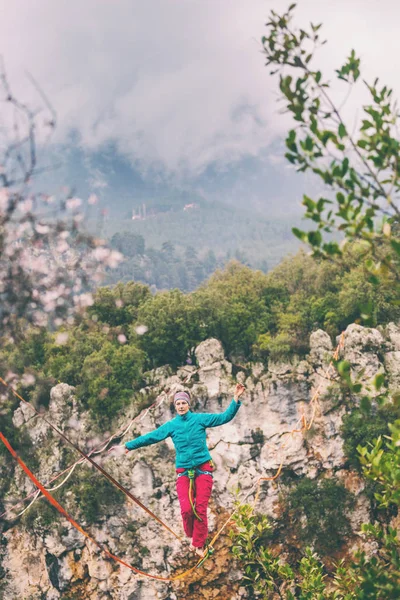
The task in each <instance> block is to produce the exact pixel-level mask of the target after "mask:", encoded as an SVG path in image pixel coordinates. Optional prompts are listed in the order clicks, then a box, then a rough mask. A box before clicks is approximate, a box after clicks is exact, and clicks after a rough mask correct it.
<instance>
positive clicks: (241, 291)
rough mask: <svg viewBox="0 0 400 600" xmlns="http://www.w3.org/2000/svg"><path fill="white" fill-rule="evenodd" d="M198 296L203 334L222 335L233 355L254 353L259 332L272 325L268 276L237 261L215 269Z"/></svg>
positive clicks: (222, 339) (224, 343)
mask: <svg viewBox="0 0 400 600" xmlns="http://www.w3.org/2000/svg"><path fill="white" fill-rule="evenodd" d="M194 297H195V303H196V307H197V310H198V314H199V319H200V322H201V324H202V335H203V336H204V337H205V338H207V337H216V338H217V339H219V340H220V341H221V342H222V343H223V345H224V348H225V350H226V352H227V354H228V355H229V356H231V355H234V356H240V357H244V358H246V357H249V356H251V354H252V347H253V345H254V343H255V342H256V340H257V337H258V335H260V334H261V333H262V332H263V331H265V329H269V328H270V327H271V326H272V321H273V319H272V314H271V309H270V307H269V305H268V304H269V303H268V300H269V295H268V278H267V277H266V276H265V275H264V274H263V273H261V272H260V271H252V270H251V269H249V268H248V267H244V266H243V265H240V264H239V263H237V262H232V263H230V264H229V265H228V266H227V267H226V269H225V270H224V271H217V272H216V273H214V275H213V276H212V277H211V278H210V279H209V281H208V282H207V284H205V285H203V286H201V287H200V288H199V289H198V290H197V291H196V292H195V294H194ZM272 303H273V301H272Z"/></svg>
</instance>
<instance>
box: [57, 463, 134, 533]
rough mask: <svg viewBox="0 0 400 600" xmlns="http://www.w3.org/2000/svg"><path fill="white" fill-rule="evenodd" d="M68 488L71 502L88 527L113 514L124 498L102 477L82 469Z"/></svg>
mask: <svg viewBox="0 0 400 600" xmlns="http://www.w3.org/2000/svg"><path fill="white" fill-rule="evenodd" d="M73 477H74V480H73V482H72V485H71V486H70V488H69V489H70V491H71V492H72V496H73V501H74V503H75V504H76V506H77V508H78V512H79V518H81V519H82V518H83V519H84V520H85V521H86V523H87V524H88V525H91V524H92V523H96V522H98V521H99V519H101V518H102V517H104V516H106V515H107V514H109V513H110V512H112V513H114V512H115V510H116V508H117V507H118V506H122V505H123V504H124V501H125V496H124V495H123V493H122V492H121V491H120V490H118V489H117V488H116V487H115V486H114V485H113V484H111V483H110V482H109V481H108V480H107V479H106V478H105V477H103V475H101V474H100V473H97V472H92V471H88V470H87V469H85V468H83V469H82V470H81V471H78V472H76V475H75V474H74V476H73Z"/></svg>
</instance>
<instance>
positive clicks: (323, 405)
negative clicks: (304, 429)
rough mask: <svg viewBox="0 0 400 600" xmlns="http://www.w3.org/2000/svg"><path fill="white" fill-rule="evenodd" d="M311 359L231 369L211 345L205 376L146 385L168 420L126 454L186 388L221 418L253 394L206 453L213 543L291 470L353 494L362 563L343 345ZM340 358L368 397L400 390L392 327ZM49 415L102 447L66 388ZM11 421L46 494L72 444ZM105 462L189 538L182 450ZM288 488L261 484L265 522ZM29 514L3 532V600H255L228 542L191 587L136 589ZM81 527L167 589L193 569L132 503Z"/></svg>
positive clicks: (202, 367)
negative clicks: (335, 360) (239, 385)
mask: <svg viewBox="0 0 400 600" xmlns="http://www.w3.org/2000/svg"><path fill="white" fill-rule="evenodd" d="M310 347H311V351H310V354H309V356H308V357H307V360H301V361H300V360H297V359H293V360H292V361H291V362H288V363H279V364H272V363H270V364H268V365H264V364H261V363H257V364H254V363H253V364H245V365H233V364H232V363H230V362H228V361H227V360H226V359H225V356H224V352H223V349H222V346H221V344H220V343H219V342H218V340H215V339H210V340H207V341H205V342H203V343H202V344H200V345H199V346H198V348H197V349H196V357H197V365H196V366H188V365H186V366H183V367H181V368H179V369H178V370H177V371H176V372H175V373H172V372H171V371H170V369H169V368H167V367H165V368H160V369H156V370H155V371H152V372H150V373H148V374H147V386H146V388H144V389H143V390H142V394H143V397H144V398H145V397H146V396H148V397H158V398H159V402H158V404H157V406H156V408H154V409H151V410H149V411H144V412H143V413H142V415H141V418H140V419H138V420H136V421H135V424H134V427H133V428H132V429H131V430H130V432H129V433H128V434H127V435H126V436H125V438H124V439H123V440H122V441H127V440H128V439H131V438H133V437H136V436H137V435H140V434H143V433H145V432H147V431H149V430H151V429H154V428H155V427H157V426H159V425H161V424H162V423H164V422H165V421H167V420H169V419H170V418H172V417H173V415H174V413H173V406H172V405H171V402H170V398H171V396H170V394H171V393H173V392H174V391H175V390H177V389H180V388H181V387H182V386H183V385H185V386H187V387H189V388H190V389H191V392H192V397H193V398H194V406H193V410H195V411H204V412H219V411H222V410H224V408H225V407H226V406H227V405H228V403H229V401H230V397H231V396H232V391H233V389H234V386H235V383H236V381H240V382H243V383H244V384H245V386H246V389H247V392H246V394H245V396H244V398H243V406H242V407H241V409H240V411H239V413H238V415H237V416H236V418H235V419H234V420H233V421H232V422H230V423H229V424H227V425H225V426H223V427H218V428H214V429H209V431H208V444H209V448H210V450H211V453H212V456H213V459H214V462H215V465H216V473H215V477H214V490H213V496H212V500H211V503H210V515H209V517H210V530H211V531H215V530H216V529H217V528H218V527H219V526H220V525H221V524H222V523H223V522H224V521H225V519H226V518H227V516H228V515H229V514H230V511H232V509H233V507H234V504H235V501H236V500H237V499H243V498H245V497H246V496H248V499H249V500H252V499H253V498H254V484H255V482H256V481H257V478H258V477H260V476H261V475H262V476H273V475H274V474H275V473H276V471H277V469H278V468H279V466H280V465H281V463H282V464H283V472H285V471H290V473H292V474H293V475H294V476H298V477H299V476H307V477H308V478H310V479H315V478H318V477H320V476H321V475H323V476H325V477H331V476H332V475H333V474H334V475H335V477H336V478H337V479H338V480H340V481H342V482H343V484H344V485H345V487H346V488H347V489H349V490H350V491H351V492H352V493H353V494H354V495H355V508H354V510H353V511H352V513H351V515H349V518H350V520H351V526H352V530H353V535H352V536H351V537H350V539H349V540H348V543H347V546H346V548H345V550H344V551H350V550H351V549H352V548H354V547H357V546H359V545H360V544H362V543H363V541H362V538H361V537H360V535H359V534H358V531H359V526H360V524H361V523H362V522H364V521H368V519H369V503H368V501H367V499H366V496H365V494H364V493H363V489H364V488H363V483H362V480H361V479H360V478H359V476H358V475H357V474H356V473H355V472H351V471H349V470H348V469H347V468H346V460H345V456H344V453H343V440H342V438H341V436H340V428H341V424H342V417H343V414H344V412H345V410H346V407H345V405H344V404H343V403H342V402H340V401H338V398H337V395H335V394H334V393H333V392H332V393H331V386H332V380H330V379H329V377H327V376H326V368H327V365H328V363H329V360H330V357H331V355H332V352H333V346H332V341H331V339H330V338H329V336H328V335H327V334H326V333H325V332H323V331H321V330H319V331H316V332H314V333H313V334H312V335H311V339H310ZM341 356H342V357H343V358H345V359H346V360H348V361H349V362H350V364H351V365H352V369H353V371H354V373H358V374H361V377H362V381H363V383H364V385H366V386H367V385H368V382H369V381H370V380H371V378H373V377H374V376H375V375H376V374H377V373H378V372H384V373H385V374H386V376H387V381H388V385H389V388H390V390H392V391H396V390H398V389H399V387H400V360H399V359H400V328H399V327H397V326H396V325H394V324H390V325H389V326H387V327H386V328H385V329H382V330H377V329H367V328H363V327H361V326H359V325H351V326H349V327H348V329H347V331H346V332H345V336H344V345H343V348H342V354H341ZM317 388H318V389H319V390H320V395H319V402H318V403H317V410H316V414H315V419H314V422H313V425H312V430H310V432H308V435H303V434H301V433H300V434H299V433H293V434H292V435H289V434H288V432H290V431H291V430H293V429H294V428H295V429H296V428H298V424H299V420H300V419H301V417H302V415H305V416H306V417H307V418H308V419H310V418H311V412H312V407H310V400H311V398H312V397H313V394H314V392H315V390H316V389H317ZM166 390H168V393H166ZM48 416H49V417H50V419H51V421H52V423H54V424H55V425H56V426H57V427H59V428H60V429H62V430H63V431H65V432H66V433H67V434H68V435H69V436H70V437H71V438H72V439H73V440H74V441H75V442H77V443H78V444H79V445H80V446H81V447H82V448H86V449H87V448H88V442H89V441H90V443H91V444H92V445H96V444H98V443H99V440H98V439H95V438H96V432H95V428H94V426H93V424H91V422H90V420H89V418H88V415H86V414H85V413H83V412H82V411H81V409H80V407H79V405H78V403H77V401H76V399H75V397H74V390H73V388H71V387H69V386H68V385H66V384H59V385H57V386H56V387H54V388H53V389H52V391H51V401H50V405H49V412H48ZM133 416H134V411H133V408H132V410H131V411H130V410H127V411H126V414H124V415H122V416H120V417H119V420H118V422H117V423H116V424H115V429H116V430H117V429H119V428H120V427H121V426H122V425H123V424H124V423H129V421H130V420H131V419H132V418H133ZM13 420H14V424H15V426H16V427H18V428H21V427H22V426H24V427H25V428H26V430H27V432H28V434H29V436H30V438H31V440H32V443H33V446H34V447H35V448H36V449H37V452H36V462H35V465H34V467H35V468H33V466H32V470H34V471H35V474H36V475H37V476H38V478H39V479H40V480H41V481H43V482H45V481H48V480H49V479H50V478H51V477H52V475H54V474H55V473H57V471H59V470H60V468H62V467H63V466H64V465H65V464H66V462H67V464H69V463H68V460H67V459H69V462H73V460H76V458H77V457H76V456H75V455H74V454H73V453H71V452H70V451H68V454H67V455H66V452H67V451H66V448H65V443H64V442H62V441H61V440H60V439H58V438H57V437H56V436H55V435H54V434H53V432H52V431H51V430H50V429H49V427H48V425H46V423H45V422H44V421H43V420H42V419H40V417H37V416H34V415H33V413H32V411H31V410H30V409H29V408H28V407H24V406H22V405H21V406H20V407H19V408H18V409H17V410H16V411H15V413H14V419H13ZM96 460H97V459H96ZM98 460H99V461H100V460H101V464H102V466H103V467H104V468H105V469H106V470H108V471H109V472H110V473H111V474H112V475H113V477H115V478H116V479H117V480H118V481H120V482H121V483H122V484H123V485H124V486H126V487H127V488H128V489H129V490H131V491H132V493H133V494H135V495H136V496H137V497H139V498H140V499H141V500H142V501H143V503H144V504H146V505H147V506H149V508H150V509H151V510H153V511H154V512H155V513H156V514H157V515H159V516H160V517H161V518H162V519H163V520H164V521H165V522H167V523H169V524H170V525H172V527H173V529H175V530H176V531H178V532H179V533H182V530H181V524H180V516H179V506H178V501H177V498H176V493H175V473H174V449H173V445H172V442H171V441H170V440H168V441H166V442H162V443H160V444H157V445H155V446H151V447H147V448H143V449H141V450H139V451H136V452H132V453H130V454H129V455H127V456H126V455H125V454H122V455H121V454H115V455H109V454H107V453H104V454H103V455H101V457H99V458H98ZM77 470H80V471H81V472H82V473H84V474H90V485H91V486H92V489H93V495H94V496H95V495H96V493H97V491H96V487H97V484H99V485H100V480H101V475H100V474H98V473H97V472H96V473H94V472H93V471H92V469H91V468H90V467H88V466H87V464H83V465H79V466H78V467H77ZM68 485H69V482H68V481H67V482H66V483H65V486H64V494H65V495H64V501H65V502H66V505H67V507H68V508H69V509H70V510H71V511H73V509H74V507H75V506H76V504H77V502H78V504H79V498H75V497H74V494H77V493H79V491H78V492H77V491H76V490H79V489H81V490H83V489H84V488H82V487H81V488H79V487H76V486H75V488H74V490H75V491H74V492H73V491H65V490H67V489H68ZM282 485H283V484H282V483H281V480H280V479H277V480H276V481H272V482H264V483H263V484H262V486H261V493H260V496H259V499H258V510H259V511H261V512H264V513H267V514H269V515H271V516H272V517H276V516H277V514H278V513H279V510H280V489H281V486H282ZM32 489H33V488H32V484H31V483H30V481H29V480H28V479H27V478H26V476H25V475H24V473H23V472H22V471H21V470H20V469H17V471H16V477H15V479H14V481H13V483H12V484H11V486H10V488H9V490H8V492H7V496H6V498H5V499H4V500H3V503H4V506H5V507H6V508H7V507H8V506H11V505H12V504H13V503H15V502H16V501H17V499H19V498H21V497H23V496H25V495H26V494H28V493H30V492H31V491H32ZM82 493H83V492H82ZM103 493H107V492H103ZM45 503H46V500H43V499H40V500H38V501H37V503H36V505H34V506H32V507H31V508H30V509H29V511H34V510H36V511H37V505H41V506H43V505H45ZM20 510H21V508H20ZM51 510H54V509H51ZM29 511H27V512H26V513H25V515H24V516H23V517H22V518H19V519H16V520H13V519H11V516H10V515H8V516H7V517H6V518H5V520H4V522H3V524H2V528H3V533H2V545H1V547H0V552H1V553H2V557H1V562H2V571H1V572H2V574H3V578H2V580H1V581H2V588H0V589H2V592H0V595H1V593H2V594H3V596H2V597H3V598H4V600H17V599H18V600H21V599H26V600H28V599H32V600H33V599H35V600H36V599H41V598H46V599H49V600H56V599H59V598H61V599H64V600H67V599H68V600H72V599H73V598H90V599H93V600H106V599H119V600H153V599H154V600H156V599H162V600H177V599H186V598H190V599H191V600H197V599H199V600H200V599H212V598H217V599H220V600H238V599H239V598H245V597H246V592H245V590H244V588H242V587H241V585H240V579H241V573H240V570H239V568H238V566H237V565H236V564H235V562H234V561H233V559H232V557H231V555H230V552H229V547H230V540H229V536H228V535H227V534H226V533H225V532H224V534H223V535H222V536H221V537H220V538H219V540H218V542H217V544H216V552H215V555H214V557H213V558H211V559H209V560H208V561H207V562H206V563H205V565H204V567H202V568H200V569H199V570H197V571H195V572H194V573H193V574H191V575H190V576H189V577H188V578H186V579H185V580H183V581H181V582H174V583H163V582H158V581H155V580H151V579H146V578H141V577H138V576H137V575H136V574H135V573H133V572H131V571H130V570H128V569H127V568H125V567H123V566H119V565H118V564H117V563H115V562H113V561H111V560H109V559H108V558H106V557H105V556H104V555H103V554H102V553H101V551H100V550H99V549H98V548H97V547H95V546H94V545H93V544H91V543H90V542H88V541H87V540H86V539H85V538H84V537H83V536H82V535H81V534H80V533H79V532H78V531H77V530H75V529H74V528H73V527H72V526H71V525H70V524H69V523H68V522H67V521H66V520H65V519H64V518H62V517H61V515H57V514H55V515H54V519H47V520H46V519H45V518H44V517H43V515H41V514H40V512H38V511H37V512H36V513H33V514H34V515H36V516H35V518H34V519H33V520H32V519H31V520H29ZM73 516H75V517H76V515H74V514H73ZM81 524H82V525H83V526H85V527H86V528H87V529H88V530H90V532H91V534H92V535H93V537H94V538H96V539H97V540H98V541H99V542H101V543H104V544H106V545H107V547H108V548H109V549H110V551H111V552H113V553H115V554H117V555H118V556H120V557H121V558H123V559H124V560H125V561H127V562H129V563H131V564H132V565H134V566H137V567H138V568H141V569H143V570H144V571H146V572H150V573H153V574H160V575H163V576H169V575H171V574H174V573H175V572H179V570H182V569H185V568H188V567H189V566H191V565H193V564H194V558H193V557H192V556H191V555H190V554H189V552H188V548H187V544H186V543H183V544H181V543H180V542H179V541H177V540H175V539H174V538H173V537H172V536H171V535H170V534H169V533H168V532H167V531H165V530H164V529H162V528H161V527H160V526H159V525H158V524H157V523H156V522H154V521H153V520H150V519H149V517H148V516H147V515H146V514H145V513H144V512H143V511H142V510H141V509H140V508H139V507H137V506H136V505H134V504H132V503H131V502H130V501H128V500H126V501H123V500H121V498H118V499H116V501H115V502H113V501H111V502H110V503H109V505H108V508H107V511H106V512H105V513H102V514H99V515H98V517H97V518H96V519H95V520H93V519H92V520H90V519H89V518H88V517H86V520H85V518H83V521H82V520H81Z"/></svg>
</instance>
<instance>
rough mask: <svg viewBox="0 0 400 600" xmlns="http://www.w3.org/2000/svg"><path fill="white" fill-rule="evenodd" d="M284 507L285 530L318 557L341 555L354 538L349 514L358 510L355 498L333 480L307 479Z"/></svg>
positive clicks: (297, 487)
mask: <svg viewBox="0 0 400 600" xmlns="http://www.w3.org/2000/svg"><path fill="white" fill-rule="evenodd" d="M284 506H285V508H284V512H283V515H282V519H281V524H282V526H283V528H284V529H285V530H288V529H289V530H290V531H291V533H292V534H293V535H294V537H295V538H296V540H298V541H299V542H300V543H301V545H302V546H303V545H309V546H312V547H313V548H314V550H315V551H316V552H318V554H321V555H324V556H326V555H329V554H332V553H334V552H336V551H338V550H339V549H340V548H341V547H342V545H343V543H344V542H345V540H346V538H347V537H348V536H349V535H350V534H351V527H350V521H349V519H348V517H347V513H348V512H349V511H350V510H351V509H352V508H353V506H354V496H353V494H351V492H349V491H348V490H346V488H345V487H344V486H343V485H342V484H341V483H338V482H337V481H335V480H333V479H323V480H321V481H317V480H314V479H308V478H307V477H305V478H304V479H302V480H300V481H299V483H298V484H297V485H296V486H295V487H293V488H292V489H290V491H289V492H288V493H287V495H286V497H285V498H284Z"/></svg>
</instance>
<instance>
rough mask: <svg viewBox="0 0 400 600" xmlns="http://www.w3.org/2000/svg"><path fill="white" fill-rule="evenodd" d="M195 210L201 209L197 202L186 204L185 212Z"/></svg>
mask: <svg viewBox="0 0 400 600" xmlns="http://www.w3.org/2000/svg"><path fill="white" fill-rule="evenodd" d="M193 208H199V205H198V204H196V203H195V202H192V203H191V204H185V206H184V207H183V210H192V209H193Z"/></svg>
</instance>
